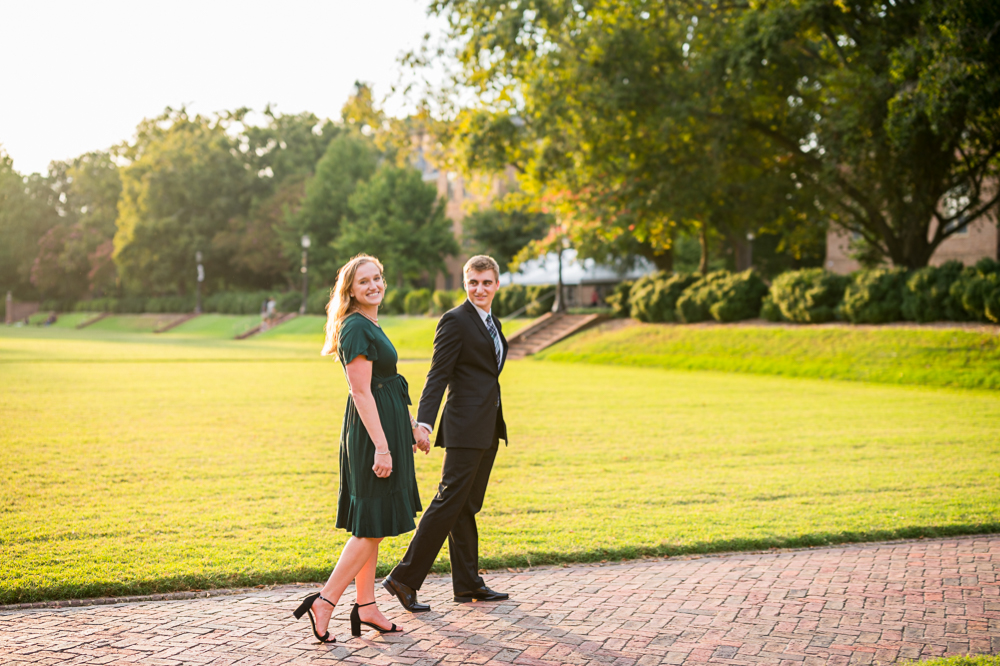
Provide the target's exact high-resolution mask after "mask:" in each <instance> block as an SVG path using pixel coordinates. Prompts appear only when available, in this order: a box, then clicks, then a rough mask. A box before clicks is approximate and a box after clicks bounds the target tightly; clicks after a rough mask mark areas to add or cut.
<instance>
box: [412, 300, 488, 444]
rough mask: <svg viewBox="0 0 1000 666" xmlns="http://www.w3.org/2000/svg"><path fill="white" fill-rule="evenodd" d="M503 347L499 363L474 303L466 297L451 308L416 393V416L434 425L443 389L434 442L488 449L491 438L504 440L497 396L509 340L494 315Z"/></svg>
mask: <svg viewBox="0 0 1000 666" xmlns="http://www.w3.org/2000/svg"><path fill="white" fill-rule="evenodd" d="M493 322H494V323H495V324H496V327H497V333H499V334H500V342H501V344H502V346H503V355H502V356H501V363H500V367H499V368H498V367H497V357H496V352H495V348H494V347H493V338H492V337H490V332H489V331H488V330H486V324H484V323H483V320H482V319H481V318H480V317H479V313H478V312H476V308H475V306H474V305H473V304H472V303H470V302H469V301H468V300H466V301H465V302H464V303H462V304H461V305H459V306H458V307H457V308H455V309H453V310H449V311H448V312H445V313H444V316H443V317H441V321H439V322H438V325H437V331H436V332H435V333H434V355H433V357H432V358H431V369H430V370H429V371H428V373H427V383H425V384H424V392H423V393H422V394H421V396H420V407H419V409H418V410H417V421H419V422H420V423H431V424H433V423H434V422H435V420H436V418H437V413H438V408H439V407H440V406H441V398H442V397H443V396H444V390H445V388H447V389H448V402H446V403H445V406H444V413H443V414H442V415H441V424H440V426H439V427H438V429H437V439H436V440H435V442H434V445H435V446H444V447H454V448H461V449H488V448H489V447H491V446H493V442H494V438H495V437H499V438H500V439H503V440H504V441H506V440H507V424H506V423H505V422H504V420H503V401H502V400H501V399H500V372H501V371H502V370H503V364H504V363H505V362H506V361H507V339H506V338H505V337H504V336H503V331H502V330H501V328H500V321H499V320H498V319H497V318H496V317H494V318H493Z"/></svg>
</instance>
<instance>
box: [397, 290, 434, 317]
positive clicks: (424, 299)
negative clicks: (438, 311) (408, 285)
mask: <svg viewBox="0 0 1000 666" xmlns="http://www.w3.org/2000/svg"><path fill="white" fill-rule="evenodd" d="M430 307H431V292H430V289H414V290H413V291H411V292H410V293H408V294H407V295H406V298H405V299H403V309H404V310H405V311H406V314H409V315H423V314H427V311H428V310H430Z"/></svg>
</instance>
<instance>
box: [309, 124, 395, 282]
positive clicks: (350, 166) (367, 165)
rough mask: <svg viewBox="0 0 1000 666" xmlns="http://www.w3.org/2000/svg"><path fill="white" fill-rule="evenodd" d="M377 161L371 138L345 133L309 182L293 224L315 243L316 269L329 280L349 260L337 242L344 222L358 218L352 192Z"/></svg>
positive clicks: (312, 249) (313, 259)
mask: <svg viewBox="0 0 1000 666" xmlns="http://www.w3.org/2000/svg"><path fill="white" fill-rule="evenodd" d="M377 163H378V153H377V152H376V150H375V146H374V145H372V142H371V141H370V140H369V139H368V138H366V137H364V136H362V135H361V134H359V133H357V132H342V133H341V134H339V135H338V136H337V137H336V138H335V139H334V140H333V141H331V142H330V144H329V146H328V147H327V149H326V152H325V153H324V155H323V157H322V158H321V159H320V161H319V162H318V163H317V164H316V174H315V176H313V177H312V178H311V179H309V181H307V182H306V185H305V198H304V199H303V200H302V208H301V209H300V210H299V211H298V213H297V214H296V215H295V217H294V218H293V219H294V222H293V224H294V228H295V231H296V232H297V233H298V234H307V235H308V236H309V238H310V241H311V242H312V245H311V247H310V248H309V255H310V262H311V263H312V265H313V270H314V271H315V272H316V273H317V274H319V275H323V276H326V278H327V279H328V280H329V279H330V278H331V277H332V276H336V274H337V270H338V269H339V268H340V266H341V264H342V263H343V259H345V257H343V256H342V255H343V254H344V251H341V250H338V248H337V247H336V243H337V242H338V240H339V238H340V234H341V230H342V228H343V227H344V225H345V224H347V223H348V222H349V221H350V220H352V219H354V217H353V216H354V213H353V211H352V210H351V206H350V198H351V195H353V194H354V192H355V190H356V189H357V187H358V185H360V184H361V183H364V182H365V181H367V180H368V179H369V178H371V177H372V175H373V174H374V173H375V168H376V165H377ZM369 252H370V253H371V250H369ZM376 254H377V253H376ZM347 258H350V257H347Z"/></svg>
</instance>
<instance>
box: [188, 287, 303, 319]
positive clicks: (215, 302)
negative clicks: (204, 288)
mask: <svg viewBox="0 0 1000 666" xmlns="http://www.w3.org/2000/svg"><path fill="white" fill-rule="evenodd" d="M271 296H272V294H271V293H270V292H267V291H218V292H216V293H214V294H212V295H211V296H209V297H208V298H206V299H204V301H203V302H202V310H203V311H204V312H218V313H219V314H242V315H250V314H260V311H261V308H262V307H263V305H264V302H265V301H267V299H268V298H270V297H271ZM300 298H301V297H300ZM276 305H277V304H276ZM277 309H278V310H280V309H281V308H280V307H277ZM295 309H296V310H297V309H298V306H296V307H295Z"/></svg>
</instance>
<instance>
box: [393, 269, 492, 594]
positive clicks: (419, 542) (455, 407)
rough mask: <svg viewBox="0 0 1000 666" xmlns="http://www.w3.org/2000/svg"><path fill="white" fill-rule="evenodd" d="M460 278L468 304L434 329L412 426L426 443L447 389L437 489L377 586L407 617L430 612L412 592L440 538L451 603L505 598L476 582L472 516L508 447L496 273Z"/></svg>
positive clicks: (438, 441)
mask: <svg viewBox="0 0 1000 666" xmlns="http://www.w3.org/2000/svg"><path fill="white" fill-rule="evenodd" d="M463 273H464V276H465V279H464V282H465V293H466V295H467V296H468V300H467V301H465V302H464V303H462V305H460V306H458V307H457V308H455V309H453V310H449V311H448V312H446V313H445V314H444V316H443V317H441V321H440V322H438V326H437V332H436V333H435V334H434V355H433V357H432V358H431V368H430V370H429V371H428V373H427V382H426V384H424V392H423V394H422V395H421V396H420V406H419V409H418V410H417V419H416V420H417V423H418V427H419V429H421V431H422V432H421V434H423V436H424V438H425V439H424V440H421V441H426V442H428V443H429V441H430V433H431V431H432V429H433V424H434V422H435V420H436V418H437V413H438V407H440V406H441V398H442V397H443V395H444V390H445V388H446V387H447V389H448V401H447V403H445V406H444V412H443V414H442V415H441V423H440V426H439V427H438V432H437V439H436V440H435V446H443V447H444V449H445V455H444V463H443V465H442V469H441V484H440V485H439V486H438V492H437V495H435V496H434V499H433V500H432V501H431V503H430V506H428V507H427V510H426V511H424V515H423V516H422V517H421V518H420V524H419V525H418V526H417V531H416V533H415V534H414V535H413V539H412V540H411V541H410V545H409V547H408V548H407V549H406V554H405V555H403V559H402V560H401V561H400V563H399V564H397V565H396V568H395V569H393V570H392V573H390V574H389V575H388V576H387V577H386V579H385V581H384V582H383V583H382V585H383V586H384V587H385V589H387V590H388V591H389V592H391V593H392V594H395V595H396V597H397V598H398V599H399V602H400V603H401V604H402V605H403V608H405V609H406V610H408V611H410V612H411V613H420V612H424V611H429V610H430V606H428V605H427V604H422V603H419V602H418V601H417V590H419V589H420V586H421V585H423V582H424V579H425V578H426V577H427V573H428V572H429V571H430V569H431V566H432V565H433V564H434V561H435V560H436V559H437V556H438V552H440V550H441V546H442V545H444V540H445V539H446V538H447V539H448V552H449V554H450V555H451V573H452V586H453V587H454V590H455V601H458V602H465V601H472V600H473V599H476V600H481V601H500V600H503V599H507V598H508V595H507V594H505V593H502V592H495V591H493V590H491V589H490V588H488V587H487V586H486V583H485V581H483V579H482V577H481V576H480V575H479V533H478V531H477V530H476V514H477V513H478V512H479V510H480V509H481V508H482V506H483V498H484V497H485V496H486V485H487V483H489V480H490V471H491V470H492V469H493V460H494V459H495V458H496V455H497V449H498V448H499V444H500V439H501V438H502V439H503V440H504V441H505V442H506V441H507V425H506V424H505V423H504V420H503V405H502V402H501V400H500V381H499V378H500V372H501V370H503V364H504V360H505V359H506V357H507V340H506V339H504V337H503V333H501V327H500V322H499V321H498V320H496V319H495V318H494V317H493V316H492V314H491V313H490V309H491V307H492V305H493V297H494V296H495V295H496V292H497V286H498V280H499V278H500V267H499V266H498V265H497V262H496V261H494V260H493V258H492V257H487V256H483V255H480V256H476V257H472V258H471V259H469V261H468V262H466V264H465V268H464V269H463Z"/></svg>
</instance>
